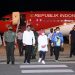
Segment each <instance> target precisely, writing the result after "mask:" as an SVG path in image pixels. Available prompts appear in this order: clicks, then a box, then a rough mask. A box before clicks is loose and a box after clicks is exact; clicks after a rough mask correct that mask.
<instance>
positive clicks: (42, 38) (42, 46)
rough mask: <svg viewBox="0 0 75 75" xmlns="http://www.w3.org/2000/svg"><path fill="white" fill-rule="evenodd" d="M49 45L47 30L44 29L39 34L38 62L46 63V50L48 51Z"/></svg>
mask: <svg viewBox="0 0 75 75" xmlns="http://www.w3.org/2000/svg"><path fill="white" fill-rule="evenodd" d="M47 45H48V39H47V36H46V35H45V32H44V31H42V32H41V33H40V35H39V36H38V51H39V60H38V62H42V64H45V55H46V52H47V51H48V48H47Z"/></svg>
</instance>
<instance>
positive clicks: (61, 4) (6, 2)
mask: <svg viewBox="0 0 75 75" xmlns="http://www.w3.org/2000/svg"><path fill="white" fill-rule="evenodd" d="M13 11H20V12H23V11H75V2H74V0H0V17H2V16H4V15H6V14H9V13H11V12H13Z"/></svg>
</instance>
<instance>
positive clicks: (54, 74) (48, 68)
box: [0, 44, 75, 75]
mask: <svg viewBox="0 0 75 75" xmlns="http://www.w3.org/2000/svg"><path fill="white" fill-rule="evenodd" d="M64 47H65V50H64V52H60V58H59V62H55V61H54V56H52V57H50V56H49V54H50V52H47V54H46V60H45V61H46V64H45V65H42V64H41V63H38V62H37V61H38V52H37V57H36V59H34V60H31V64H24V63H23V60H24V56H19V53H18V49H17V48H16V50H15V65H11V64H9V65H7V64H6V53H5V52H6V51H5V48H4V47H1V48H0V75H25V74H26V75H75V56H73V57H72V58H69V52H70V49H69V45H68V44H65V46H64Z"/></svg>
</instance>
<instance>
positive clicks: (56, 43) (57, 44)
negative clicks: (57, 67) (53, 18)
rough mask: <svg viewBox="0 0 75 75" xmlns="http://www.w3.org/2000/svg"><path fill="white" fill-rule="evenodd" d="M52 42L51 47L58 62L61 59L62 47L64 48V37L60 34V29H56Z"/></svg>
mask: <svg viewBox="0 0 75 75" xmlns="http://www.w3.org/2000/svg"><path fill="white" fill-rule="evenodd" d="M51 41H52V43H51V45H52V46H53V47H54V55H55V61H56V62H57V61H58V58H59V52H60V50H61V47H63V35H62V33H61V32H60V28H59V27H56V32H55V33H54V34H53V36H52V40H51Z"/></svg>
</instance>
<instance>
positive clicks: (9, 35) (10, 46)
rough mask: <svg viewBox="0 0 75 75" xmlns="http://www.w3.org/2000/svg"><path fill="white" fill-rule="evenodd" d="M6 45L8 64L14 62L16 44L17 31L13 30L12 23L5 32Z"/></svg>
mask: <svg viewBox="0 0 75 75" xmlns="http://www.w3.org/2000/svg"><path fill="white" fill-rule="evenodd" d="M3 41H4V46H6V55H7V64H9V63H10V61H11V63H12V64H14V62H15V59H14V49H15V48H14V45H15V44H16V33H15V32H13V28H12V26H11V25H9V26H8V31H6V32H4V36H3Z"/></svg>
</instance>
